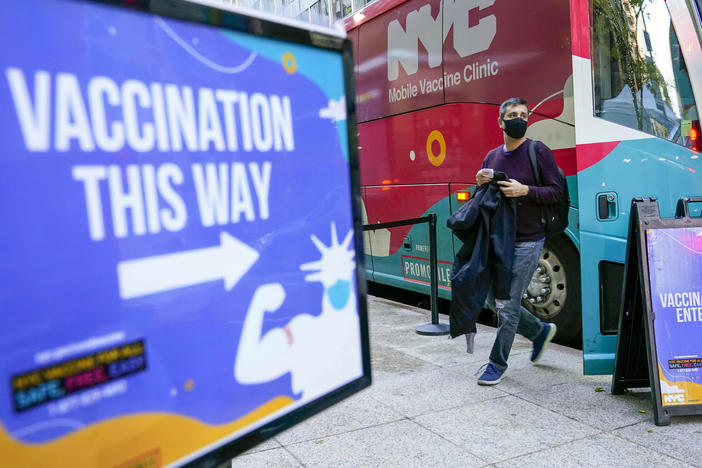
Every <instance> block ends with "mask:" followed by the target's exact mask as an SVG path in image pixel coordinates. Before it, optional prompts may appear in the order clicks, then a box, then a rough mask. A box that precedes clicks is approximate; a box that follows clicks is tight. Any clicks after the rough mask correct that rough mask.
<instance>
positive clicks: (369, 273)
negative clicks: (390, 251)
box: [361, 187, 374, 281]
mask: <svg viewBox="0 0 702 468" xmlns="http://www.w3.org/2000/svg"><path fill="white" fill-rule="evenodd" d="M367 200H368V197H367V195H366V188H365V187H361V216H362V218H361V222H362V223H363V224H364V225H365V224H368V212H367V210H366V206H367V204H368V201H367ZM363 254H364V255H363V267H364V268H365V270H366V279H367V280H368V281H374V279H373V244H372V237H371V234H370V232H368V231H363Z"/></svg>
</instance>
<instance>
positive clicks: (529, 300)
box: [522, 248, 568, 320]
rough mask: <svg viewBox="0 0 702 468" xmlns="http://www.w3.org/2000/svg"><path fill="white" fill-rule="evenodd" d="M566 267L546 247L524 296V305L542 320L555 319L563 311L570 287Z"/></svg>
mask: <svg viewBox="0 0 702 468" xmlns="http://www.w3.org/2000/svg"><path fill="white" fill-rule="evenodd" d="M566 286H567V285H566V273H565V267H564V266H563V264H562V263H561V260H560V259H559V258H558V256H557V255H556V254H554V253H553V251H552V250H549V249H547V248H544V251H543V252H542V253H541V258H539V266H538V267H537V268H536V271H535V272H534V274H533V275H532V277H531V281H530V282H529V286H528V287H527V289H526V291H525V292H524V295H523V296H522V305H524V307H526V308H527V309H528V310H529V311H530V312H531V313H532V314H534V315H536V316H537V317H539V318H540V319H541V320H553V318H554V317H556V316H557V315H558V314H560V313H561V312H562V311H563V308H564V306H565V302H566V297H567V292H568V288H567V287H566Z"/></svg>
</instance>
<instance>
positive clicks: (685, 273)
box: [646, 227, 702, 406]
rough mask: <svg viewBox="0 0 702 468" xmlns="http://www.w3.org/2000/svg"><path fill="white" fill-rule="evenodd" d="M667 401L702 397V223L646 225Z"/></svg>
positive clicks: (676, 402)
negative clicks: (686, 225)
mask: <svg viewBox="0 0 702 468" xmlns="http://www.w3.org/2000/svg"><path fill="white" fill-rule="evenodd" d="M646 240H647V243H646V246H647V251H648V272H649V277H650V283H651V304H652V308H653V313H654V321H653V323H654V334H655V346H656V351H657V355H658V362H657V365H658V373H659V376H660V384H661V399H662V402H661V403H662V405H663V406H671V405H692V404H695V405H697V404H701V403H702V341H701V340H700V337H701V336H702V227H694V228H669V229H652V230H648V231H646Z"/></svg>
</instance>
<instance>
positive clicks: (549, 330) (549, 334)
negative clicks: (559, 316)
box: [531, 322, 556, 362]
mask: <svg viewBox="0 0 702 468" xmlns="http://www.w3.org/2000/svg"><path fill="white" fill-rule="evenodd" d="M554 336H556V324H555V323H546V322H544V329H543V330H541V333H539V336H537V337H536V339H535V340H534V349H533V350H532V352H531V362H536V361H538V360H539V359H541V356H543V354H544V351H546V348H547V347H548V344H549V343H550V342H551V340H552V339H553V337H554Z"/></svg>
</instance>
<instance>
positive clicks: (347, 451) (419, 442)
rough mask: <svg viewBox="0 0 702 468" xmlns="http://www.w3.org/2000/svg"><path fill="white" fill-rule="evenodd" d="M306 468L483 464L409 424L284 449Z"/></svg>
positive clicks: (410, 467) (342, 435) (372, 428)
mask: <svg viewBox="0 0 702 468" xmlns="http://www.w3.org/2000/svg"><path fill="white" fill-rule="evenodd" d="M287 448H288V450H290V452H292V453H293V454H294V455H295V457H296V458H298V459H299V460H300V461H301V462H302V463H303V465H304V466H306V467H309V468H311V467H323V468H327V467H353V468H360V467H402V468H413V467H416V468H426V467H432V466H436V467H439V466H440V467H471V466H484V465H485V464H486V463H485V462H484V461H482V460H480V459H479V458H476V457H475V456H473V455H472V454H471V453H469V452H468V451H466V450H464V449H462V448H460V447H457V446H455V445H453V444H452V443H450V442H449V441H447V440H445V439H443V438H441V437H439V436H437V435H436V434H433V433H432V432H430V431H428V430H426V429H424V428H423V427H421V426H419V425H417V424H415V423H414V422H412V421H408V420H404V421H397V422H394V423H390V424H384V425H381V426H374V427H368V428H365V429H361V430H358V431H353V432H347V433H345V434H340V435H336V436H330V437H323V438H319V439H317V440H313V441H308V442H304V443H298V444H293V445H290V446H288V447H287Z"/></svg>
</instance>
